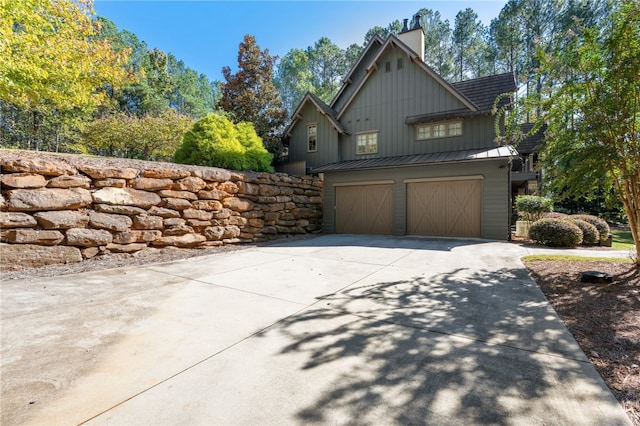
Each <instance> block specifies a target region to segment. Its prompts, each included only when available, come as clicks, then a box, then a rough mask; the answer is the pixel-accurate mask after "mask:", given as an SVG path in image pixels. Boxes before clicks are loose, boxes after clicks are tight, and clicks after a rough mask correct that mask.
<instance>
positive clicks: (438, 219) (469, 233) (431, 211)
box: [407, 180, 481, 237]
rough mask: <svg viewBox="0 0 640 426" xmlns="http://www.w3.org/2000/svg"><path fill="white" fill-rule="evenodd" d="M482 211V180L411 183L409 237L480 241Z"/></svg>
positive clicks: (408, 216)
mask: <svg viewBox="0 0 640 426" xmlns="http://www.w3.org/2000/svg"><path fill="white" fill-rule="evenodd" d="M480 208H481V181H480V180H456V181H435V182H415V183H409V184H407V233H408V234H410V235H431V236H451V237H453V236H455V237H479V236H480V226H481V223H480V218H481V211H480Z"/></svg>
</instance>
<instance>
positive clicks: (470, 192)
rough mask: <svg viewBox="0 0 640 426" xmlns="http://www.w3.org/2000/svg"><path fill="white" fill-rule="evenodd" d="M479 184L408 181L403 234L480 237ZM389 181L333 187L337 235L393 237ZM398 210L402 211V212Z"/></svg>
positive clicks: (478, 181) (451, 180) (476, 181)
mask: <svg viewBox="0 0 640 426" xmlns="http://www.w3.org/2000/svg"><path fill="white" fill-rule="evenodd" d="M481 182H482V180H481V179H480V178H477V177H476V178H472V179H468V178H466V179H456V178H449V179H442V178H440V179H438V178H436V179H428V178H427V179H407V180H404V181H403V182H402V183H403V184H404V185H405V186H404V187H405V191H406V197H398V198H399V199H402V198H406V209H405V211H406V234H407V235H426V236H453V237H480V235H481V227H480V225H481V214H482V212H481V198H482V197H481V194H482V185H481ZM394 186H395V185H394V182H369V183H364V184H353V185H352V184H343V185H336V186H335V200H336V202H335V221H336V232H337V233H340V234H387V235H390V234H393V231H394V203H393V201H394V193H393V190H394ZM401 210H402V209H401Z"/></svg>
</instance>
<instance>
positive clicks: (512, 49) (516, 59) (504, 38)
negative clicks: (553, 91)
mask: <svg viewBox="0 0 640 426" xmlns="http://www.w3.org/2000/svg"><path fill="white" fill-rule="evenodd" d="M520 8H521V2H519V1H514V0H510V1H509V2H507V4H506V5H505V6H504V7H503V8H502V10H501V11H500V14H499V15H498V17H497V18H494V19H493V20H491V25H490V26H489V34H490V37H491V42H492V43H493V44H494V45H495V46H496V56H497V58H496V59H497V60H498V62H499V64H500V66H501V68H502V69H503V70H505V71H508V72H510V73H513V74H514V75H518V74H520V73H521V72H522V68H523V67H522V58H523V55H522V53H523V52H522V50H523V43H522V35H521V27H520V22H519V15H520Z"/></svg>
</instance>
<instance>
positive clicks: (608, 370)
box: [525, 260, 640, 426]
mask: <svg viewBox="0 0 640 426" xmlns="http://www.w3.org/2000/svg"><path fill="white" fill-rule="evenodd" d="M525 264H526V266H527V268H528V269H529V272H530V273H531V276H532V277H533V278H534V279H535V280H536V282H537V283H538V285H539V286H540V288H541V289H542V291H543V292H544V294H545V295H546V297H547V299H548V300H549V302H550V303H551V305H552V306H553V307H554V309H555V310H556V312H557V313H558V315H560V317H561V318H562V321H564V323H565V325H566V326H567V328H568V329H569V331H570V332H571V334H573V336H574V337H575V339H576V340H577V341H578V344H580V347H581V348H582V350H583V351H584V353H585V354H586V355H587V357H588V358H589V360H590V361H591V363H592V364H593V365H594V366H595V368H596V370H598V373H600V376H602V378H603V379H604V381H605V382H606V384H607V386H609V388H610V389H611V391H612V392H613V394H614V395H615V397H616V398H617V399H618V401H619V402H620V404H621V405H622V406H623V408H624V409H625V410H626V412H627V414H628V416H629V417H630V418H631V420H632V422H633V424H634V425H636V426H640V268H638V267H637V266H636V265H635V264H633V263H619V262H617V263H616V262H606V261H605V262H591V261H552V260H540V261H528V262H525ZM583 271H599V272H605V273H607V274H610V275H612V276H613V282H612V283H611V284H588V283H582V282H580V273H581V272H583Z"/></svg>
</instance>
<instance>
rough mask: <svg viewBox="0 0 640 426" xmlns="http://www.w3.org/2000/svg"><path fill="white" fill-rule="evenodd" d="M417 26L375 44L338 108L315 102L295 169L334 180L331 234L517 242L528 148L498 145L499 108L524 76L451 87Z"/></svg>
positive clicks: (327, 217)
mask: <svg viewBox="0 0 640 426" xmlns="http://www.w3.org/2000/svg"><path fill="white" fill-rule="evenodd" d="M407 21H408V20H406V19H405V20H404V28H403V31H402V32H401V34H399V35H398V36H397V37H396V36H393V35H391V36H389V37H388V38H387V39H386V40H382V39H381V38H379V37H375V38H374V39H373V40H371V42H370V43H369V44H368V45H367V46H366V48H365V49H364V51H363V52H362V54H361V55H360V57H359V58H358V60H357V62H356V64H355V65H354V66H353V68H352V69H351V70H350V72H349V73H348V75H347V76H346V79H345V81H344V84H343V86H342V88H341V89H340V91H339V92H338V94H337V95H336V96H335V98H334V99H333V101H332V102H331V103H330V104H329V105H327V104H325V103H324V102H322V101H321V100H320V99H318V98H317V97H316V96H314V95H313V94H311V93H308V94H307V95H306V96H305V97H304V99H303V100H302V101H301V102H300V104H299V106H298V108H297V109H296V110H295V112H294V114H293V115H292V120H291V123H290V124H289V126H288V127H287V128H286V130H285V133H284V137H283V143H284V145H285V146H286V147H288V161H289V166H291V167H297V168H298V170H300V171H304V172H306V173H311V174H318V175H321V176H322V177H323V180H324V188H323V210H324V219H323V231H324V232H327V233H360V234H362V233H364V234H389V235H425V236H447V237H480V238H488V239H502V240H504V239H507V238H508V236H509V218H510V202H511V201H510V200H511V184H510V169H511V167H510V163H511V160H512V159H513V158H514V157H516V156H517V152H516V151H515V149H514V148H513V147H511V146H499V145H498V144H497V143H496V142H495V136H496V135H495V129H494V121H495V119H494V116H493V115H492V113H491V110H492V107H493V104H494V102H495V100H496V99H497V97H498V96H499V95H501V94H505V93H511V92H514V91H515V90H516V84H515V79H514V76H513V75H512V74H501V75H494V76H490V77H484V78H479V79H474V80H469V81H462V82H458V83H451V84H450V83H448V82H447V81H445V80H444V79H443V78H442V77H441V76H440V75H438V74H437V73H436V72H435V71H434V70H433V69H431V68H430V67H429V66H427V65H426V64H425V63H424V57H423V53H422V52H424V32H423V30H422V28H421V27H420V23H419V21H420V20H419V17H414V19H413V21H412V23H411V25H410V26H409V25H408V23H407ZM289 170H291V169H289Z"/></svg>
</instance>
